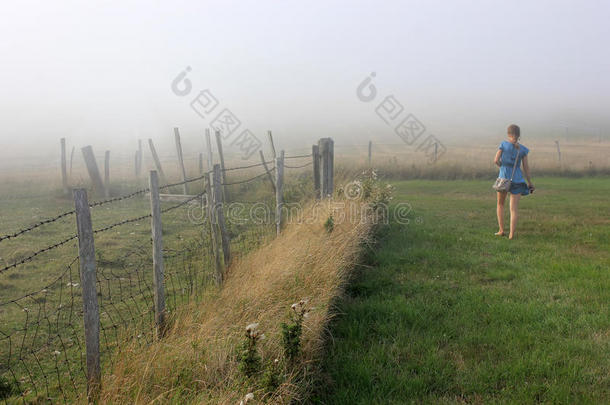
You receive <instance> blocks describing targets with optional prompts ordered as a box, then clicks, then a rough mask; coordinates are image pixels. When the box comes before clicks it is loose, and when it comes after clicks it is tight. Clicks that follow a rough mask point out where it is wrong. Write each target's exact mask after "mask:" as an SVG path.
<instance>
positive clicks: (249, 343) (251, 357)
mask: <svg viewBox="0 0 610 405" xmlns="http://www.w3.org/2000/svg"><path fill="white" fill-rule="evenodd" d="M261 338H262V339H264V338H265V335H261V334H259V333H258V323H252V324H250V325H248V326H246V340H245V341H244V342H243V343H242V345H241V347H240V350H239V371H241V372H242V373H243V374H244V375H245V376H246V377H252V376H254V375H256V374H258V373H259V372H260V370H261V357H260V356H259V354H258V350H257V349H256V343H257V341H258V340H259V339H261Z"/></svg>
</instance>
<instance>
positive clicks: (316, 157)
mask: <svg viewBox="0 0 610 405" xmlns="http://www.w3.org/2000/svg"><path fill="white" fill-rule="evenodd" d="M311 155H312V159H313V189H314V194H315V195H316V198H320V197H321V192H320V191H321V190H320V147H319V146H318V145H312V146H311Z"/></svg>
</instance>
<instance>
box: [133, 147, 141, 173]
mask: <svg viewBox="0 0 610 405" xmlns="http://www.w3.org/2000/svg"><path fill="white" fill-rule="evenodd" d="M133 173H134V176H136V178H139V177H140V165H139V164H138V151H136V152H135V154H134V155H133Z"/></svg>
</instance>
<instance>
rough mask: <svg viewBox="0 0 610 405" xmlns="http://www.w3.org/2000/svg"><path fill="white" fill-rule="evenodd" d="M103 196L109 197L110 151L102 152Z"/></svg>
mask: <svg viewBox="0 0 610 405" xmlns="http://www.w3.org/2000/svg"><path fill="white" fill-rule="evenodd" d="M104 196H105V197H106V198H108V197H110V151H109V150H107V151H106V153H105V154H104Z"/></svg>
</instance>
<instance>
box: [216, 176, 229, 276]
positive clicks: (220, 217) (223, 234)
mask: <svg viewBox="0 0 610 405" xmlns="http://www.w3.org/2000/svg"><path fill="white" fill-rule="evenodd" d="M213 174H214V183H213V185H212V186H213V188H214V217H215V218H216V222H218V229H220V239H221V243H222V253H223V257H224V263H225V268H226V267H228V266H229V265H230V264H231V245H230V240H229V234H228V232H227V225H226V222H225V214H224V211H223V203H224V200H223V196H222V184H221V175H220V165H219V164H215V165H214V173H213Z"/></svg>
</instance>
